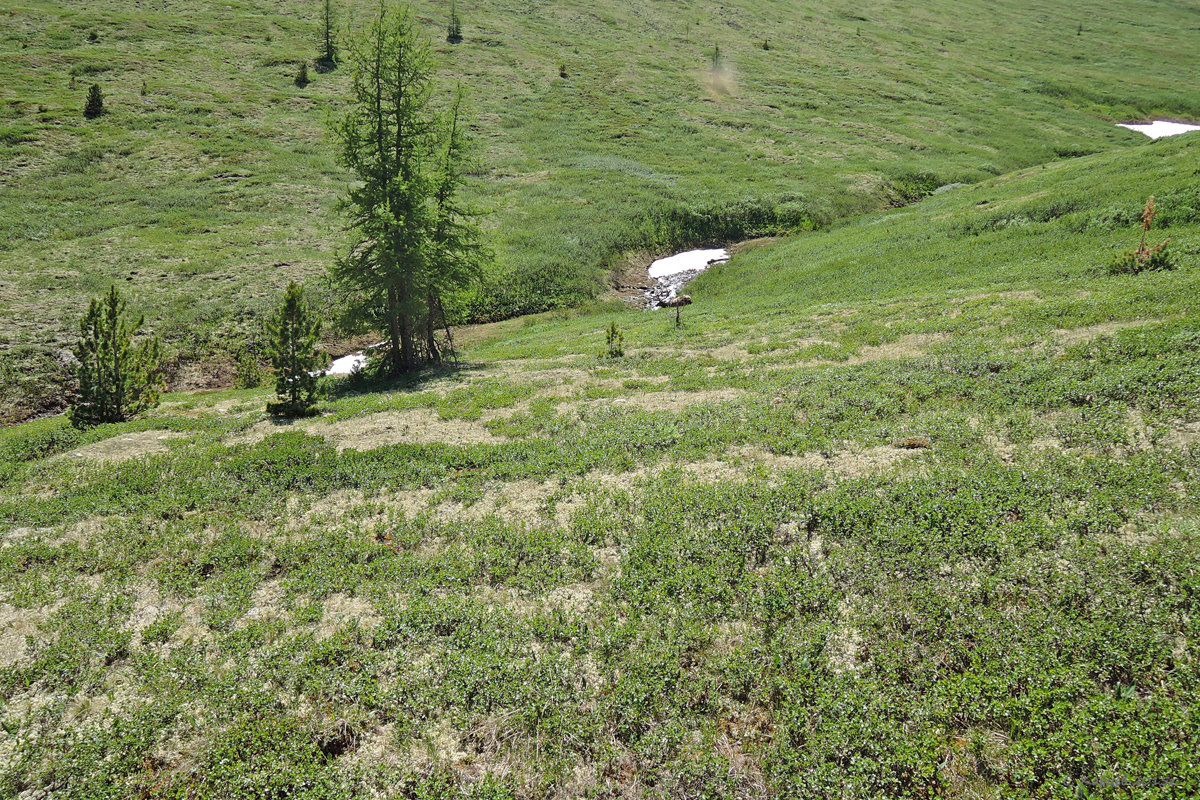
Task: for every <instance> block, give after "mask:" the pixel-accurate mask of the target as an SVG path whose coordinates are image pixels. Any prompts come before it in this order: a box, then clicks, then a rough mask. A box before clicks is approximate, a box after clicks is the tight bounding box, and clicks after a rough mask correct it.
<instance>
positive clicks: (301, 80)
mask: <svg viewBox="0 0 1200 800" xmlns="http://www.w3.org/2000/svg"><path fill="white" fill-rule="evenodd" d="M296 85H297V86H299V87H300V88H301V89H303V88H304V87H305V86H308V62H307V61H301V62H300V69H299V70H298V71H297V72H296Z"/></svg>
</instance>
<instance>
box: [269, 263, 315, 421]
mask: <svg viewBox="0 0 1200 800" xmlns="http://www.w3.org/2000/svg"><path fill="white" fill-rule="evenodd" d="M267 334H268V336H269V343H268V347H269V348H270V350H269V355H270V358H271V366H272V367H274V369H275V375H276V378H275V395H276V396H277V397H278V398H279V399H278V401H277V402H274V403H267V411H268V412H269V413H271V414H275V415H277V416H283V417H306V416H311V415H312V414H313V412H314V411H315V410H316V404H315V402H314V398H315V396H316V390H317V375H316V373H317V371H318V370H320V369H321V368H322V367H324V366H325V363H326V361H327V360H328V356H327V355H326V354H325V353H323V352H321V351H319V350H317V340H318V339H319V338H320V336H321V321H320V320H319V319H317V318H316V316H315V315H314V314H313V312H312V309H311V308H309V305H308V300H307V299H306V298H305V296H304V289H303V288H302V287H301V286H300V285H299V284H298V283H296V282H295V281H292V282H291V283H289V284H288V287H287V291H286V292H285V293H284V296H283V302H282V303H281V304H280V306H279V310H278V311H276V313H275V315H274V316H273V317H271V319H270V320H269V321H268V322H267Z"/></svg>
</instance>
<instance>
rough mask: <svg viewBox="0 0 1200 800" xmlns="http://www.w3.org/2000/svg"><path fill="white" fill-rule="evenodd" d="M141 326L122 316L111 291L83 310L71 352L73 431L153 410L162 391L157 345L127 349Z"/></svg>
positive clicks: (122, 306)
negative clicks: (73, 360)
mask: <svg viewBox="0 0 1200 800" xmlns="http://www.w3.org/2000/svg"><path fill="white" fill-rule="evenodd" d="M143 321H144V320H143V318H142V317H141V316H139V317H137V318H136V319H135V318H132V317H130V315H129V314H128V313H126V305H125V300H124V299H123V298H122V297H121V293H120V292H118V291H117V287H116V286H113V287H111V288H110V289H109V290H108V294H106V295H105V296H104V297H102V298H93V300H92V301H91V303H90V304H89V305H88V310H87V313H86V314H84V316H83V320H82V321H81V322H80V323H79V342H78V344H76V346H75V358H76V360H77V361H78V362H79V363H78V366H77V367H76V377H77V378H78V380H79V392H78V394H77V395H76V396H75V398H74V399H73V401H72V404H71V422H72V423H73V424H74V425H76V426H77V427H83V426H86V425H96V424H99V423H102V422H122V421H124V420H126V419H129V418H130V417H131V416H133V415H134V414H137V413H138V412H139V411H143V410H145V409H147V408H150V407H152V406H155V405H157V404H158V396H159V392H160V391H162V388H163V379H162V371H161V369H160V366H159V358H160V354H159V344H158V339H157V338H150V339H146V340H144V341H142V342H141V343H140V344H138V345H137V346H134V344H133V337H134V334H136V333H137V331H138V329H139V328H141V327H142V322H143Z"/></svg>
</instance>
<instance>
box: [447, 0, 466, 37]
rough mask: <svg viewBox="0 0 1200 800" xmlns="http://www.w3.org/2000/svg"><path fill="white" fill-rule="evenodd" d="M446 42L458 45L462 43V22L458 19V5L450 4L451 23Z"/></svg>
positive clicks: (452, 0)
mask: <svg viewBox="0 0 1200 800" xmlns="http://www.w3.org/2000/svg"><path fill="white" fill-rule="evenodd" d="M446 41H447V42H450V44H458V43H459V42H461V41H462V20H461V19H459V18H458V5H457V4H456V3H455V2H454V0H451V2H450V21H449V23H447V25H446Z"/></svg>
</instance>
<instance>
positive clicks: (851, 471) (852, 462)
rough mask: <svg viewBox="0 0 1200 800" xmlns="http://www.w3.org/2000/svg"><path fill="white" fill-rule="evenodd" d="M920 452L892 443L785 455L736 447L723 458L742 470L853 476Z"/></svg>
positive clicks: (872, 472)
mask: <svg viewBox="0 0 1200 800" xmlns="http://www.w3.org/2000/svg"><path fill="white" fill-rule="evenodd" d="M921 452H924V448H918V449H912V448H906V447H896V446H894V445H878V446H876V447H866V448H863V447H856V446H853V445H852V446H849V447H846V448H843V449H840V450H829V451H825V452H820V453H804V454H803V455H798V456H787V455H777V454H775V453H770V452H768V451H766V450H763V449H762V448H760V447H740V448H735V449H733V450H731V451H729V453H728V454H727V458H726V461H727V463H732V464H740V465H741V466H742V468H743V471H744V470H745V469H746V468H750V467H753V466H755V465H759V464H761V465H762V466H765V467H766V468H768V469H798V470H799V469H820V470H825V471H827V472H832V473H833V474H835V475H837V476H839V477H844V478H854V477H858V476H860V475H869V474H874V473H878V472H883V471H885V470H887V469H890V468H891V467H893V466H895V465H897V464H899V463H901V462H903V461H906V460H908V459H911V458H914V457H915V456H917V455H918V454H919V453H921Z"/></svg>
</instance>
